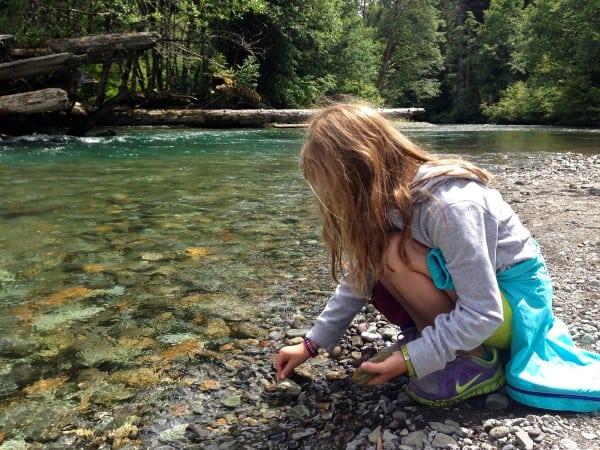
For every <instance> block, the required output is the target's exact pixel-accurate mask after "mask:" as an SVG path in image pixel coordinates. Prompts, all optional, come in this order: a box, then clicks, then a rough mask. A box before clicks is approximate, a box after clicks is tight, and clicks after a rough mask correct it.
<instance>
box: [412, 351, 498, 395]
mask: <svg viewBox="0 0 600 450" xmlns="http://www.w3.org/2000/svg"><path fill="white" fill-rule="evenodd" d="M489 351H490V352H491V354H492V358H491V359H490V360H487V359H484V358H480V357H478V356H474V355H468V354H463V355H461V356H459V357H458V358H457V359H455V360H454V361H452V362H450V363H448V365H447V366H446V367H445V368H444V369H442V370H438V371H437V372H433V373H431V374H429V375H426V376H424V377H423V378H416V377H413V378H411V379H410V381H409V382H408V385H407V387H406V393H407V394H408V396H409V397H410V398H412V399H413V400H414V401H416V402H418V403H422V404H423V405H428V406H450V405H453V404H455V403H458V402H461V401H463V400H466V399H467V398H470V397H474V396H476V395H482V394H488V393H490V392H493V391H495V390H496V389H499V388H501V387H502V386H503V385H504V383H505V379H504V369H503V368H502V363H501V362H500V358H499V357H498V350H496V349H495V348H491V347H490V348H489Z"/></svg>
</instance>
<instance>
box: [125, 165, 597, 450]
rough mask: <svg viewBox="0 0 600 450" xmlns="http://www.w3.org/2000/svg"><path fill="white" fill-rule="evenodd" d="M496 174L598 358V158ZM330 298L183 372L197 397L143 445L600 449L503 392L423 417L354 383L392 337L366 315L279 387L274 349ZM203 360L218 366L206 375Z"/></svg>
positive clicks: (559, 311)
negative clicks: (366, 355)
mask: <svg viewBox="0 0 600 450" xmlns="http://www.w3.org/2000/svg"><path fill="white" fill-rule="evenodd" d="M490 169H492V170H493V171H494V172H495V173H496V174H497V184H498V187H499V189H500V190H501V191H502V192H503V194H504V195H505V197H506V198H507V200H509V201H510V202H511V203H512V204H513V206H514V208H515V210H516V211H517V212H518V213H519V214H520V216H521V218H522V220H523V221H524V222H525V224H526V225H527V226H528V227H529V228H530V229H531V231H532V233H533V235H534V237H535V238H536V239H537V240H538V241H539V242H540V244H541V245H542V247H543V251H544V254H545V257H546V259H547V262H548V265H549V268H550V271H551V274H552V276H553V279H554V282H555V290H556V298H555V311H556V315H557V316H558V317H560V318H561V319H563V320H564V321H565V322H566V323H567V324H568V325H569V327H570V330H571V332H572V334H573V336H574V338H575V340H576V341H577V342H578V343H579V344H580V345H581V346H582V347H584V348H587V349H589V350H593V351H596V352H598V351H600V326H599V325H598V324H599V323H600V305H599V300H600V278H599V275H598V274H599V273H600V259H599V247H600V237H599V236H600V233H599V228H600V226H599V224H598V212H599V211H600V185H599V184H598V180H600V155H593V156H583V155H575V154H569V155H561V156H558V155H538V156H535V157H531V158H530V159H529V160H528V161H527V162H525V163H523V164H521V165H519V166H513V165H511V163H510V161H506V164H503V165H498V166H495V167H490ZM307 276H308V275H307ZM296 288H297V289H299V290H300V289H302V286H301V285H298V286H296ZM285 290H287V288H286V289H285ZM327 295H328V293H327V292H325V291H323V292H313V296H312V297H314V298H315V299H316V301H315V302H313V303H310V304H304V305H301V306H300V307H298V306H299V305H297V304H296V305H294V304H291V305H290V304H287V305H286V304H281V306H280V307H279V308H278V309H277V310H271V311H265V312H264V323H262V324H260V327H258V328H257V330H256V333H257V335H256V336H255V337H254V338H250V339H245V340H243V339H242V340H238V341H237V342H234V343H232V342H229V343H227V344H224V345H223V346H221V347H220V348H218V349H217V348H215V350H217V351H216V352H215V353H209V354H206V355H197V358H196V359H195V360H194V361H193V362H192V361H191V362H190V363H189V365H188V366H187V370H188V373H187V376H188V377H189V379H190V386H189V387H188V388H185V389H181V391H180V395H179V396H178V398H177V401H176V402H175V403H173V411H177V412H179V414H168V413H167V414H165V415H164V417H163V418H162V419H161V420H160V421H158V422H155V423H153V424H147V426H144V427H141V429H140V430H139V434H138V436H137V437H138V438H139V439H141V440H142V442H144V443H145V445H147V446H150V447H153V448H161V449H171V448H203V449H238V448H239V449H263V448H273V449H316V448H318V449H335V448H340V449H405V450H409V449H428V448H446V449H459V448H460V449H488V450H492V449H502V450H513V449H565V450H566V449H599V448H600V432H599V431H598V430H599V429H600V415H598V414H573V413H564V412H555V411H543V410H537V409H534V408H529V407H526V406H523V405H520V404H518V403H515V402H513V401H511V400H510V399H509V398H508V397H507V396H506V395H505V393H504V392H503V391H502V390H501V391H499V392H497V393H494V394H491V395H488V396H483V397H478V398H473V399H470V400H467V401H465V402H463V403H461V404H459V405H456V406H454V407H451V408H428V407H423V406H420V405H417V404H415V403H414V402H413V401H412V400H410V399H409V398H408V397H407V396H406V395H405V394H404V392H403V389H402V386H403V384H404V383H405V382H406V379H405V378H403V377H401V378H398V379H396V380H394V381H393V382H391V383H388V384H387V385H385V386H381V387H359V386H356V385H354V384H352V382H351V380H350V374H351V363H352V359H353V358H355V357H357V356H358V355H359V354H360V351H361V349H364V348H369V347H371V348H381V347H384V346H386V345H389V344H390V343H391V341H392V340H393V339H394V338H395V336H396V332H397V330H396V329H395V328H394V327H392V326H390V325H389V324H387V323H386V322H384V321H382V320H381V317H380V316H379V315H378V314H377V312H376V311H375V310H374V309H372V307H370V306H367V307H366V308H365V310H364V312H363V313H361V314H359V315H358V316H357V317H356V320H355V321H354V322H353V324H352V325H351V327H350V328H349V330H348V332H347V334H346V336H345V337H344V339H342V340H341V342H340V345H339V347H338V348H337V349H336V351H335V354H334V355H321V356H319V357H318V358H315V359H313V360H311V361H309V363H307V364H306V365H305V366H303V367H301V368H299V370H297V373H296V374H295V376H294V377H293V379H292V380H289V381H287V382H284V383H280V384H279V385H274V383H275V379H274V374H273V370H272V362H273V359H274V354H275V351H276V349H277V348H279V347H280V346H281V345H284V344H287V343H290V342H295V341H297V340H298V339H300V336H301V335H302V334H303V333H304V332H305V331H306V329H307V328H308V327H309V326H310V324H311V321H312V319H313V318H314V316H315V315H316V314H317V313H318V311H319V310H320V308H321V306H322V302H324V301H325V299H326V296H327ZM288 301H293V299H286V300H285V302H288ZM296 307H298V308H297V309H296ZM260 330H264V331H260ZM223 355H226V356H223ZM206 358H214V359H217V360H219V361H220V362H219V363H218V364H217V366H215V367H214V368H211V369H208V366H207V364H205V363H204V362H205V361H206ZM213 361H214V360H213ZM217 367H218V368H217ZM574 382H576V381H575V380H574ZM182 410H183V411H185V412H186V413H185V414H183V413H181V411H182ZM173 411H172V412H173ZM176 416H178V417H176Z"/></svg>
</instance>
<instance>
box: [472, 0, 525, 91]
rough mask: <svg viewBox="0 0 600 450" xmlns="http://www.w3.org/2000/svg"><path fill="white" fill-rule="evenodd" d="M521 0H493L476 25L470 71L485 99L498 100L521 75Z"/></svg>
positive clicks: (522, 73)
mask: <svg viewBox="0 0 600 450" xmlns="http://www.w3.org/2000/svg"><path fill="white" fill-rule="evenodd" d="M524 7H525V6H524V1H523V0H492V2H491V3H490V7H489V9H488V10H486V11H485V12H484V22H483V23H482V24H481V26H480V27H479V28H478V29H477V34H476V41H475V46H476V47H475V53H474V55H473V68H474V69H473V72H474V76H475V78H476V80H477V84H478V86H479V92H480V96H481V98H482V100H483V101H484V103H493V102H495V101H497V100H498V99H499V97H500V95H501V93H502V91H504V90H505V89H506V88H507V87H508V85H509V84H511V83H512V82H514V81H515V80H519V79H521V78H522V77H523V75H524V68H523V65H522V63H521V62H520V60H519V54H518V47H519V45H520V43H521V42H522V40H523V31H522V30H523V13H524Z"/></svg>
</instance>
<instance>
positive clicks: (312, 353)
mask: <svg viewBox="0 0 600 450" xmlns="http://www.w3.org/2000/svg"><path fill="white" fill-rule="evenodd" d="M302 342H303V343H304V348H305V349H306V351H307V352H308V354H309V355H310V357H311V358H314V357H315V356H317V355H318V354H319V352H318V351H317V349H316V348H315V346H314V344H313V343H312V341H311V340H310V339H309V338H307V337H305V338H304V340H303V341H302Z"/></svg>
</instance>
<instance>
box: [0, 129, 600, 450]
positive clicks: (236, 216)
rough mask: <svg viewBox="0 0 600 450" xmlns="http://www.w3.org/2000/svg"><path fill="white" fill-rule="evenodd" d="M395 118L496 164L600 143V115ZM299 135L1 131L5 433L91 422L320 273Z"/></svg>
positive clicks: (431, 145)
mask: <svg viewBox="0 0 600 450" xmlns="http://www.w3.org/2000/svg"><path fill="white" fill-rule="evenodd" d="M402 129H403V132H405V133H406V134H407V135H409V136H410V137H412V138H413V139H415V140H417V141H418V142H420V143H421V144H422V145H423V146H424V147H425V148H427V149H429V150H431V151H432V152H434V153H439V154H451V155H457V156H462V157H465V158H468V159H471V160H473V161H474V162H476V163H478V164H481V165H482V166H484V167H486V168H489V169H491V170H492V171H493V170H494V168H495V167H498V166H501V165H502V164H503V162H506V161H507V159H510V161H511V164H515V163H518V161H519V160H520V159H523V160H526V159H527V158H535V157H536V155H538V154H540V152H552V153H564V152H575V153H584V154H594V153H600V145H599V144H600V132H599V130H586V129H566V128H552V127H505V126H436V127H410V126H405V125H403V128H402ZM302 137H303V131H302V130H298V129H293V130H285V129H278V130H276V129H267V130H189V129H162V128H158V129H157V128H153V129H142V130H139V129H135V130H134V129H132V130H129V129H123V130H120V131H119V132H118V135H117V136H112V137H85V138H72V137H64V136H26V137H21V138H18V139H14V140H11V141H4V142H0V189H1V190H2V196H1V200H0V315H1V317H2V320H1V322H0V448H8V447H4V446H3V445H1V443H2V441H3V440H5V439H18V438H23V439H25V440H27V441H30V442H49V441H52V440H55V439H58V437H60V436H61V435H62V433H63V432H64V431H65V429H72V428H77V427H79V428H77V429H80V428H81V426H82V425H81V423H80V422H81V421H82V420H87V421H88V423H91V422H94V423H99V422H101V420H100V419H98V417H100V418H101V417H102V414H109V413H110V414H112V412H114V410H115V409H116V408H118V407H121V406H123V405H124V404H126V403H128V402H131V401H132V399H134V398H135V399H137V401H138V402H140V399H143V398H144V395H145V392H149V391H150V390H152V389H156V388H157V386H165V385H168V384H169V383H175V382H174V381H173V373H172V372H173V370H175V369H174V367H175V362H174V361H177V358H183V359H185V358H189V357H190V355H192V356H193V355H194V354H196V353H197V352H198V349H199V348H212V347H214V346H217V345H225V344H226V343H227V341H228V340H229V339H233V336H234V335H235V333H236V331H235V330H236V329H238V331H237V332H238V333H241V335H243V336H244V337H249V333H248V332H246V333H243V332H240V331H239V325H240V324H245V323H250V324H251V323H253V322H256V321H259V320H261V317H262V318H264V317H265V316H268V315H269V314H270V311H275V310H277V311H278V314H279V313H281V314H286V308H285V307H282V306H281V303H282V302H283V303H285V302H286V301H290V302H291V301H294V298H295V296H296V295H297V292H298V290H300V289H306V290H311V291H313V292H326V291H327V290H328V289H329V288H330V287H331V285H330V283H331V282H330V280H329V277H328V274H327V262H328V259H327V257H326V255H325V254H324V249H323V247H322V245H321V240H320V230H319V226H318V221H317V218H316V214H315V209H314V207H313V202H312V198H311V196H310V194H309V192H308V189H307V188H306V186H305V184H304V182H303V180H302V176H301V173H300V170H299V166H298V150H299V148H300V146H301V143H302ZM289 313H290V314H292V310H290V312H289ZM213 344H214V345H213ZM177 367H179V366H177ZM152 407H160V406H157V405H150V404H149V405H147V408H148V409H151V408H152ZM146 412H147V411H145V410H144V409H143V408H141V409H140V410H139V414H140V415H143V414H145V413H146ZM82 418H84V419H82ZM76 424H78V425H76Z"/></svg>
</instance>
